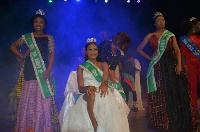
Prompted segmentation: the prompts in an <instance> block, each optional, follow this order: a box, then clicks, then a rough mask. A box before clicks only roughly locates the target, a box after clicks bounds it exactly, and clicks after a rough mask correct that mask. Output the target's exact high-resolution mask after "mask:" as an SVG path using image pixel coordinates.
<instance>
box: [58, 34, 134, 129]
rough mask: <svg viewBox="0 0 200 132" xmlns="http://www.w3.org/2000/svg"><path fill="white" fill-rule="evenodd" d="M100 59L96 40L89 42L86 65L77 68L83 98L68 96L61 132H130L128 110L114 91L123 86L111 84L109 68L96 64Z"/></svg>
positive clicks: (118, 93)
mask: <svg viewBox="0 0 200 132" xmlns="http://www.w3.org/2000/svg"><path fill="white" fill-rule="evenodd" d="M97 56H98V48H97V44H96V39H95V38H89V39H87V45H86V46H85V60H86V61H85V62H84V63H83V64H81V65H79V66H78V68H77V76H76V77H77V81H74V82H77V83H78V85H76V84H74V86H75V87H76V86H77V87H78V88H77V89H78V90H79V92H80V94H77V95H76V97H75V100H74V98H73V94H72V93H70V92H68V95H66V98H67V99H65V101H64V103H63V106H62V109H61V111H60V114H59V118H60V121H61V132H130V129H129V123H128V113H129V108H128V106H127V105H126V103H125V101H124V98H123V97H122V95H121V94H122V93H121V91H120V90H119V89H116V88H115V87H114V86H117V85H120V84H119V83H117V82H115V83H113V82H111V81H109V76H108V64H107V63H106V62H99V61H97ZM68 83H70V82H68ZM69 86H72V85H69ZM75 91H76V90H75ZM70 94H71V96H70Z"/></svg>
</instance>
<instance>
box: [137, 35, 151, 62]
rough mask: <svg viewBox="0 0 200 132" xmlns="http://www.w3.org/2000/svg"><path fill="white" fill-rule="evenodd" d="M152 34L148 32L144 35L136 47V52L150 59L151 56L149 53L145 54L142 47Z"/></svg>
mask: <svg viewBox="0 0 200 132" xmlns="http://www.w3.org/2000/svg"><path fill="white" fill-rule="evenodd" d="M151 36H152V33H149V34H148V35H146V36H145V38H144V39H143V41H142V43H141V44H140V45H139V47H138V48H137V52H138V53H139V54H140V55H142V56H143V57H145V58H147V59H148V60H151V57H150V56H149V55H147V54H146V53H145V52H144V51H143V48H144V47H145V46H146V45H147V44H148V43H149V40H150V38H151Z"/></svg>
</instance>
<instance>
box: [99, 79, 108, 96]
mask: <svg viewBox="0 0 200 132" xmlns="http://www.w3.org/2000/svg"><path fill="white" fill-rule="evenodd" d="M99 92H101V93H100V97H102V96H104V97H105V96H106V94H107V95H108V94H109V90H108V85H107V84H105V83H103V82H102V83H101V85H100V86H99V91H98V93H99Z"/></svg>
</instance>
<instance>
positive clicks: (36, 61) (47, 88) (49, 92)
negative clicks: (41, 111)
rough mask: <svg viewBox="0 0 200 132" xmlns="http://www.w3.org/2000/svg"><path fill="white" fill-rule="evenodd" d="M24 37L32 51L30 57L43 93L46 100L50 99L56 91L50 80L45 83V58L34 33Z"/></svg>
mask: <svg viewBox="0 0 200 132" xmlns="http://www.w3.org/2000/svg"><path fill="white" fill-rule="evenodd" d="M22 37H23V39H24V40H25V42H26V44H27V46H28V47H29V49H30V51H31V52H30V57H31V61H32V64H33V68H34V71H35V75H36V78H37V81H38V84H39V86H40V89H41V93H42V95H43V97H44V98H50V97H51V96H53V95H54V93H55V89H52V85H51V84H50V81H49V80H48V79H47V81H43V73H44V71H45V70H46V67H45V64H44V61H43V58H42V56H41V53H40V50H39V48H38V47H37V44H36V41H35V38H34V36H33V33H27V34H25V35H23V36H22ZM54 88H55V87H54Z"/></svg>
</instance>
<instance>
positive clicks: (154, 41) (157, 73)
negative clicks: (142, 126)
mask: <svg viewBox="0 0 200 132" xmlns="http://www.w3.org/2000/svg"><path fill="white" fill-rule="evenodd" d="M153 18H154V22H155V23H154V25H155V27H156V31H155V32H153V33H149V34H148V35H146V37H145V38H144V40H143V41H142V43H141V44H140V45H139V47H138V49H137V51H138V52H139V53H140V54H141V55H142V56H144V57H145V58H147V59H148V60H150V63H149V68H148V71H147V85H148V86H147V87H148V93H147V111H146V112H147V113H146V116H147V122H148V126H149V127H150V128H152V129H155V130H159V131H162V130H170V131H178V130H180V131H185V130H187V129H188V130H190V129H192V127H193V123H194V122H193V117H192V111H191V101H190V100H191V99H190V95H189V94H188V93H189V85H188V81H187V78H186V76H185V75H184V74H183V71H182V67H181V54H180V50H179V47H178V44H177V41H176V37H175V35H174V34H173V33H172V32H170V31H168V30H166V28H165V19H164V17H163V15H162V14H161V13H160V12H156V13H155V14H154V17H153ZM149 42H150V45H151V46H152V48H153V49H154V54H153V55H152V56H149V55H148V54H147V53H145V52H144V51H143V48H144V47H145V46H146V45H147V44H148V43H149Z"/></svg>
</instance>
